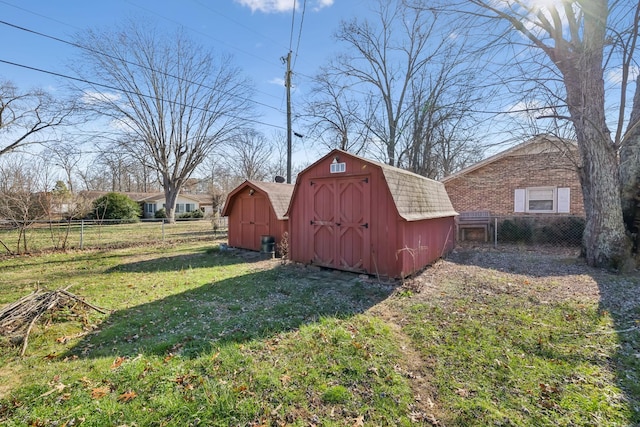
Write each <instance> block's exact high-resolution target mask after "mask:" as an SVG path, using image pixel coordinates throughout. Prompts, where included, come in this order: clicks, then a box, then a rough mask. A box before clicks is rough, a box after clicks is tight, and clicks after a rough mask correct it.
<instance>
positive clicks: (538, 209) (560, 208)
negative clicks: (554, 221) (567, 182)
mask: <svg viewBox="0 0 640 427" xmlns="http://www.w3.org/2000/svg"><path fill="white" fill-rule="evenodd" d="M570 203H571V198H570V189H569V188H565V187H560V188H557V187H530V188H519V189H516V191H515V196H514V212H527V213H569V212H570V211H571V205H570Z"/></svg>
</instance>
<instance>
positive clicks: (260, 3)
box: [235, 0, 335, 13]
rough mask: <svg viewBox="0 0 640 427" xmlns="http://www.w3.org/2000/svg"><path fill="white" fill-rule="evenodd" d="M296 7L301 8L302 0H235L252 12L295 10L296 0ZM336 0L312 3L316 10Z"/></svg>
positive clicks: (322, 0) (313, 8)
mask: <svg viewBox="0 0 640 427" xmlns="http://www.w3.org/2000/svg"><path fill="white" fill-rule="evenodd" d="M295 1H297V3H296V9H298V8H300V7H301V5H300V0H235V2H236V3H239V4H241V5H242V6H245V7H248V8H249V9H251V12H255V11H259V12H263V13H278V12H290V11H291V10H293V5H294V2H295ZM334 1H335V0H315V1H313V2H312V4H311V8H312V10H314V11H318V10H320V9H323V8H325V7H329V6H332V5H333V2H334Z"/></svg>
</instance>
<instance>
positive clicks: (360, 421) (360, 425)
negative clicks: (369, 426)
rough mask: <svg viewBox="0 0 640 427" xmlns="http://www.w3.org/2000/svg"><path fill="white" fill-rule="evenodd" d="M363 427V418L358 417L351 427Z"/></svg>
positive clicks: (361, 416)
mask: <svg viewBox="0 0 640 427" xmlns="http://www.w3.org/2000/svg"><path fill="white" fill-rule="evenodd" d="M363 426H364V416H363V415H360V416H359V417H357V418H356V419H355V422H354V423H353V425H352V427H363Z"/></svg>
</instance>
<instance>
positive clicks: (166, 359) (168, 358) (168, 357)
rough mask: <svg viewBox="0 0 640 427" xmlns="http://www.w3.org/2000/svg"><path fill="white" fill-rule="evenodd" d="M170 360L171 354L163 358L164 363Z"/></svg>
mask: <svg viewBox="0 0 640 427" xmlns="http://www.w3.org/2000/svg"><path fill="white" fill-rule="evenodd" d="M171 359H173V353H169V354H167V355H166V356H165V358H164V363H167V362H168V361H170V360H171Z"/></svg>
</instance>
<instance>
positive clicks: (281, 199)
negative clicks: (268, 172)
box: [247, 181, 294, 220]
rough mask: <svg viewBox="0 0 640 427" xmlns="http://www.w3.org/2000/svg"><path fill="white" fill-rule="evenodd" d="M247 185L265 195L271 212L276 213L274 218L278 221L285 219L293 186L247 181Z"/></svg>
mask: <svg viewBox="0 0 640 427" xmlns="http://www.w3.org/2000/svg"><path fill="white" fill-rule="evenodd" d="M247 183H248V184H250V185H253V186H254V187H256V188H258V189H260V190H262V191H263V192H265V193H266V194H267V197H268V198H269V201H270V202H271V206H273V210H274V211H275V213H276V217H277V218H278V219H279V220H283V219H287V215H286V214H287V209H288V208H289V202H290V201H291V195H292V194H293V188H294V185H293V184H284V183H282V184H281V183H278V182H262V181H247Z"/></svg>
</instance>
